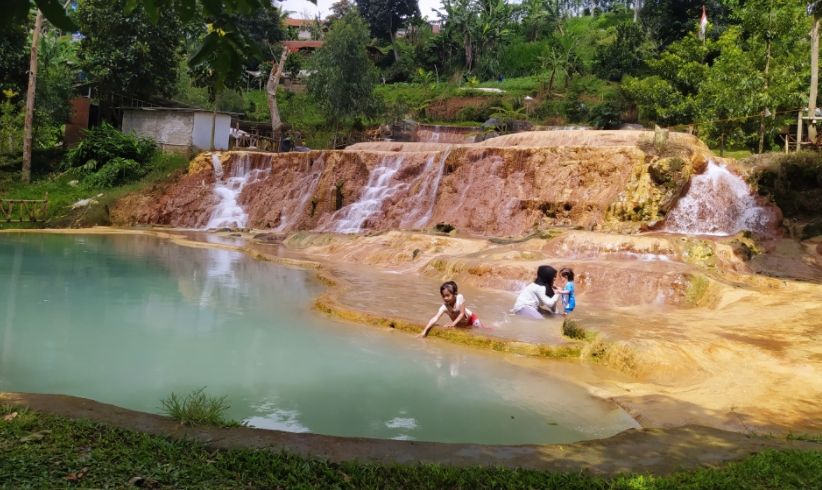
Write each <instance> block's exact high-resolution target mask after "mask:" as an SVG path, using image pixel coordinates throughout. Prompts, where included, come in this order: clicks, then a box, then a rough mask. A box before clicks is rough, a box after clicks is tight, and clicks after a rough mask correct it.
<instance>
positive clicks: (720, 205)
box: [662, 160, 779, 236]
mask: <svg viewBox="0 0 822 490" xmlns="http://www.w3.org/2000/svg"><path fill="white" fill-rule="evenodd" d="M778 219H779V217H778V215H777V213H775V211H774V210H773V209H771V208H768V207H765V206H761V205H760V204H759V203H758V202H757V201H756V198H755V197H754V196H753V194H752V192H751V189H750V188H749V187H748V184H746V183H745V181H744V180H742V178H740V177H739V176H738V175H735V174H733V173H731V171H729V170H728V169H727V168H726V167H725V165H718V164H716V163H715V162H714V161H713V160H711V161H709V162H708V167H707V168H706V170H705V172H703V173H702V174H700V175H695V176H693V177H692V178H691V186H690V188H689V189H688V192H687V193H686V194H685V195H684V196H682V197H681V198H680V199H679V201H678V202H677V203H676V206H675V207H674V208H673V209H672V210H671V211H670V212H669V213H668V216H667V218H666V219H665V225H664V226H663V228H662V231H667V232H670V233H683V234H689V235H716V236H728V235H733V234H734V233H737V232H739V231H742V230H750V231H753V232H758V233H764V232H767V231H769V230H771V229H773V228H774V227H775V225H776V224H777V222H778Z"/></svg>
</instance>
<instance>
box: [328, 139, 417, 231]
mask: <svg viewBox="0 0 822 490" xmlns="http://www.w3.org/2000/svg"><path fill="white" fill-rule="evenodd" d="M404 160H405V155H402V154H397V155H390V156H385V157H383V158H382V161H381V162H380V164H379V166H377V167H375V168H374V169H373V170H372V171H371V174H370V175H369V176H368V183H367V184H366V185H365V190H364V191H363V193H362V195H361V196H360V198H359V199H358V200H357V202H355V203H352V204H350V205H348V206H346V207H344V208H342V209H341V210H339V211H338V215H337V216H335V218H334V220H333V222H334V225H333V228H332V231H336V232H339V233H358V232H360V231H362V229H363V224H365V221H366V220H367V219H368V218H369V217H370V216H371V215H373V214H375V213H377V212H378V211H380V210H381V209H382V204H383V202H384V201H385V200H386V199H387V198H389V197H390V196H392V195H393V194H394V193H395V192H397V190H398V187H399V186H398V183H395V182H392V181H393V177H394V174H396V173H397V171H398V170H399V169H400V167H401V166H402V163H403V161H404Z"/></svg>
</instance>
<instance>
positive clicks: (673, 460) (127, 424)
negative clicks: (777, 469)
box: [0, 392, 822, 475]
mask: <svg viewBox="0 0 822 490" xmlns="http://www.w3.org/2000/svg"><path fill="white" fill-rule="evenodd" d="M0 403H4V404H9V405H14V406H21V407H26V408H29V409H31V410H34V411H36V412H41V413H47V414H51V415H57V416H61V417H67V418H70V419H84V420H91V421H93V422H96V423H101V424H105V425H109V426H113V427H118V428H121V429H126V430H132V431H137V432H143V433H147V434H152V435H157V436H163V437H169V438H172V439H178V440H193V441H197V442H199V443H202V444H204V445H206V446H207V447H209V448H213V449H258V450H267V451H275V452H280V451H285V452H288V453H292V454H296V455H299V456H303V457H310V458H319V459H323V460H328V461H331V462H342V461H360V462H368V463H380V464H418V463H436V464H445V465H452V466H461V467H465V466H497V467H506V468H526V469H534V470H542V471H556V472H579V471H587V472H590V473H593V474H599V475H614V474H618V473H625V472H636V473H653V474H667V473H672V472H675V471H678V470H688V469H693V468H696V467H700V466H708V465H716V464H720V463H724V462H729V461H733V460H737V459H741V458H743V457H745V456H748V455H751V454H754V453H758V452H761V451H765V450H768V449H795V450H817V451H818V450H820V449H822V445H820V444H818V443H814V442H807V441H789V440H785V439H776V438H770V437H765V436H754V435H747V434H742V433H738V432H728V431H723V430H720V429H714V428H710V427H705V426H697V425H688V426H682V427H676V428H670V429H629V430H626V431H624V432H621V433H619V434H617V435H615V436H612V437H608V438H606V439H595V440H590V441H582V442H576V443H571V444H551V445H511V446H504V445H483V444H446V443H437V442H418V441H399V440H386V439H368V438H361V437H337V436H327V435H320V434H311V433H292V432H283V431H277V430H268V429H254V428H249V427H232V428H221V427H205V426H198V427H187V426H184V425H181V424H180V423H178V422H177V421H175V420H173V419H171V418H169V417H164V416H161V415H154V414H150V413H146V412H138V411H135V410H129V409H126V408H121V407H118V406H115V405H109V404H105V403H100V402H97V401H94V400H89V399H86V398H80V397H74V396H67V395H50V394H33V393H12V392H0Z"/></svg>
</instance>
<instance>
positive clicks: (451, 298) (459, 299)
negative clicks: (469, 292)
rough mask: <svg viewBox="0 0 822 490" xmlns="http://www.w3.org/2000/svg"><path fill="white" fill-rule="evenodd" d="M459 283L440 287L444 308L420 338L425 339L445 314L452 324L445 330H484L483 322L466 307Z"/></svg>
mask: <svg viewBox="0 0 822 490" xmlns="http://www.w3.org/2000/svg"><path fill="white" fill-rule="evenodd" d="M457 291H458V288H457V283H455V282H454V281H448V282H445V283H443V284H442V286H440V296H442V306H440V309H439V311H437V314H436V315H434V316H433V317H432V318H431V320H429V321H428V325H426V326H425V329H424V330H423V331H422V333H420V337H425V336H427V335H428V332H429V331H430V330H431V329H432V328H433V327H434V324H435V323H437V321H438V320H439V319H440V317H442V315H443V314H444V313H447V314H448V317H449V318H451V323H449V324H447V325H446V326H445V328H451V327H477V328H482V322H481V321H479V318H477V314H476V313H474V312H472V311H471V310H469V309H468V308H466V307H465V298H464V297H463V296H462V295H461V294H458V293H457Z"/></svg>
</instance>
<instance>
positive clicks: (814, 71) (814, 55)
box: [808, 17, 820, 143]
mask: <svg viewBox="0 0 822 490" xmlns="http://www.w3.org/2000/svg"><path fill="white" fill-rule="evenodd" d="M819 21H820V19H819V18H818V17H814V19H813V29H811V92H810V97H808V117H810V118H811V119H810V120H809V121H808V122H809V124H808V140H810V142H811V143H816V126H814V124H813V117H814V116H815V115H816V90H817V87H818V86H819Z"/></svg>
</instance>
